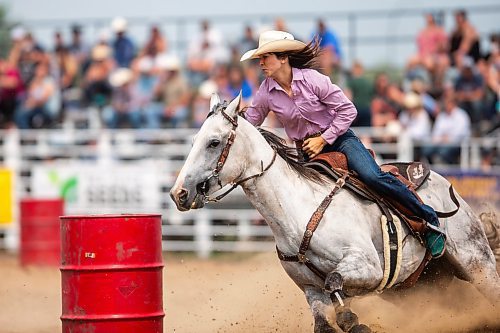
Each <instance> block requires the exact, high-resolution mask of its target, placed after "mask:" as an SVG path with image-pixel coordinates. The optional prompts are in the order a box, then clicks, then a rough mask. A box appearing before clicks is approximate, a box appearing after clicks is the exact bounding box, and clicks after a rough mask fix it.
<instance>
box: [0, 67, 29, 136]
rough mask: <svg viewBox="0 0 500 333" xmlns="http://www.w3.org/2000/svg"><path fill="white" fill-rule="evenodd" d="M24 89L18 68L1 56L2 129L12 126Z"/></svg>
mask: <svg viewBox="0 0 500 333" xmlns="http://www.w3.org/2000/svg"><path fill="white" fill-rule="evenodd" d="M23 91H24V86H23V82H22V80H21V75H20V74H19V71H18V70H17V68H16V67H14V66H12V65H11V64H10V63H9V62H8V61H6V60H5V59H2V58H0V129H3V128H9V127H11V126H12V124H13V120H14V112H15V110H16V108H17V101H18V98H19V97H20V96H21V94H22V92H23Z"/></svg>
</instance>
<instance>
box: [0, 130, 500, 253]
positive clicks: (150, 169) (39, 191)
mask: <svg viewBox="0 0 500 333" xmlns="http://www.w3.org/2000/svg"><path fill="white" fill-rule="evenodd" d="M196 131H197V130H196V129H164V130H157V131H156V130H105V129H95V130H92V129H89V130H76V129H73V130H29V131H19V130H9V131H4V132H0V169H2V170H8V171H10V174H11V176H12V182H10V183H6V184H11V185H10V187H9V186H5V184H4V183H2V181H1V179H0V186H3V187H2V188H0V194H1V196H2V198H3V199H2V200H3V201H5V200H4V199H6V198H8V197H11V199H12V200H10V201H9V202H10V205H11V207H10V208H11V211H12V213H11V214H10V220H9V221H6V220H7V219H9V216H7V217H5V218H4V221H2V220H1V218H0V234H1V235H2V236H3V238H0V248H7V249H13V250H15V249H17V248H18V246H19V241H18V238H19V223H18V216H19V213H18V206H19V205H18V203H19V201H20V200H21V199H23V198H28V197H32V198H52V197H62V198H64V199H65V202H66V206H65V207H66V209H65V214H85V215H88V214H116V213H160V214H162V216H163V229H162V231H163V249H164V250H165V251H188V252H196V253H197V254H198V255H200V256H203V257H206V256H208V255H210V254H211V253H212V252H214V251H222V252H226V251H268V250H272V249H273V248H274V242H273V238H272V234H271V231H270V229H269V228H268V227H267V225H266V224H265V222H264V221H263V220H262V217H261V216H260V215H259V213H258V212H257V211H256V210H255V209H253V207H252V206H251V205H250V204H249V203H248V201H247V199H246V198H245V196H244V193H243V191H242V190H241V189H238V190H237V191H234V192H233V193H232V194H231V195H229V196H228V197H226V198H225V199H224V200H223V201H222V202H220V203H217V204H209V205H207V207H206V208H204V209H201V210H196V211H190V212H185V213H181V212H178V211H177V210H176V208H175V205H174V204H173V202H172V201H171V199H170V197H169V194H168V192H169V190H170V188H171V186H172V185H173V182H174V181H175V178H176V175H177V173H178V171H179V170H180V168H181V167H182V164H183V162H184V160H185V158H186V156H187V154H188V153H189V150H190V148H191V143H192V139H193V137H194V135H195V134H196ZM276 131H277V132H278V134H280V135H281V136H283V132H282V131H281V130H276ZM355 131H356V132H357V133H358V135H359V136H360V137H362V138H364V139H365V140H366V141H367V142H371V143H370V146H371V148H372V149H373V150H374V151H376V152H377V160H378V162H379V163H385V162H389V161H394V160H399V161H409V160H412V159H413V157H414V156H413V151H414V146H415V145H414V144H413V143H412V142H411V140H409V139H408V138H407V137H405V136H404V135H398V136H394V135H393V134H391V133H387V132H386V131H384V130H381V129H374V128H357V129H355ZM485 147H486V148H488V149H491V148H492V147H493V148H494V147H496V149H497V151H500V138H499V137H493V138H474V139H470V140H467V141H464V142H463V143H462V147H461V158H460V165H456V166H441V169H442V168H444V167H446V168H450V167H453V168H454V169H455V170H460V169H463V170H469V171H470V170H479V168H480V167H481V151H482V149H484V148H485ZM0 176H1V174H0ZM2 184H4V185H2ZM2 200H0V201H2ZM0 207H3V206H2V204H1V203H0ZM1 216H2V215H0V217H1Z"/></svg>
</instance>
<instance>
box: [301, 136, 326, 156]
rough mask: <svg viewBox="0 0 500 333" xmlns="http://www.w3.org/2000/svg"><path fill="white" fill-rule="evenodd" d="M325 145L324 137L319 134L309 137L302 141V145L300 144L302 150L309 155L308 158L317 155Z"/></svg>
mask: <svg viewBox="0 0 500 333" xmlns="http://www.w3.org/2000/svg"><path fill="white" fill-rule="evenodd" d="M325 145H326V141H325V139H323V137H321V136H317V137H315V138H309V139H307V140H305V141H304V145H303V146H302V150H303V151H304V152H306V154H307V155H309V157H310V158H313V157H315V156H316V155H318V154H319V153H320V152H321V150H323V147H324V146H325Z"/></svg>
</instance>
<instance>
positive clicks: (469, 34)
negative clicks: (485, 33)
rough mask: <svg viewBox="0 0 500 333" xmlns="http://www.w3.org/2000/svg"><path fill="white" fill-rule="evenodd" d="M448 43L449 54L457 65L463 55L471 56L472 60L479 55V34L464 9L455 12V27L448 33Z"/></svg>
mask: <svg viewBox="0 0 500 333" xmlns="http://www.w3.org/2000/svg"><path fill="white" fill-rule="evenodd" d="M449 44H450V49H449V54H450V57H451V61H452V64H454V65H458V64H459V63H460V61H461V60H460V58H462V57H464V56H469V57H471V58H472V59H473V60H474V62H477V61H478V60H479V58H480V57H481V49H480V45H479V34H478V33H477V31H476V28H474V26H473V25H472V24H471V23H470V22H469V20H468V18H467V13H466V11H465V10H458V11H456V12H455V28H454V29H453V31H452V33H451V35H450V42H449Z"/></svg>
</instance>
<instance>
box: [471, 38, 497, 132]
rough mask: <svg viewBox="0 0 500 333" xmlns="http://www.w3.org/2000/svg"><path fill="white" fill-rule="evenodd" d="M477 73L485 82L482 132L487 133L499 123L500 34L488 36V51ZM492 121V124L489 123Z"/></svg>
mask: <svg viewBox="0 0 500 333" xmlns="http://www.w3.org/2000/svg"><path fill="white" fill-rule="evenodd" d="M477 66H478V71H479V73H480V74H481V75H482V77H483V80H484V82H485V93H484V98H483V107H484V108H483V110H484V113H483V117H482V120H484V121H485V123H486V124H487V126H482V128H483V132H489V131H490V130H491V129H493V128H494V127H495V126H496V125H497V123H498V122H500V104H499V102H498V100H499V98H498V97H499V95H500V34H492V35H490V49H489V51H488V52H487V53H486V54H485V55H484V59H481V60H480V61H479V62H478V64H477ZM492 121H493V123H491V122H492Z"/></svg>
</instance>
